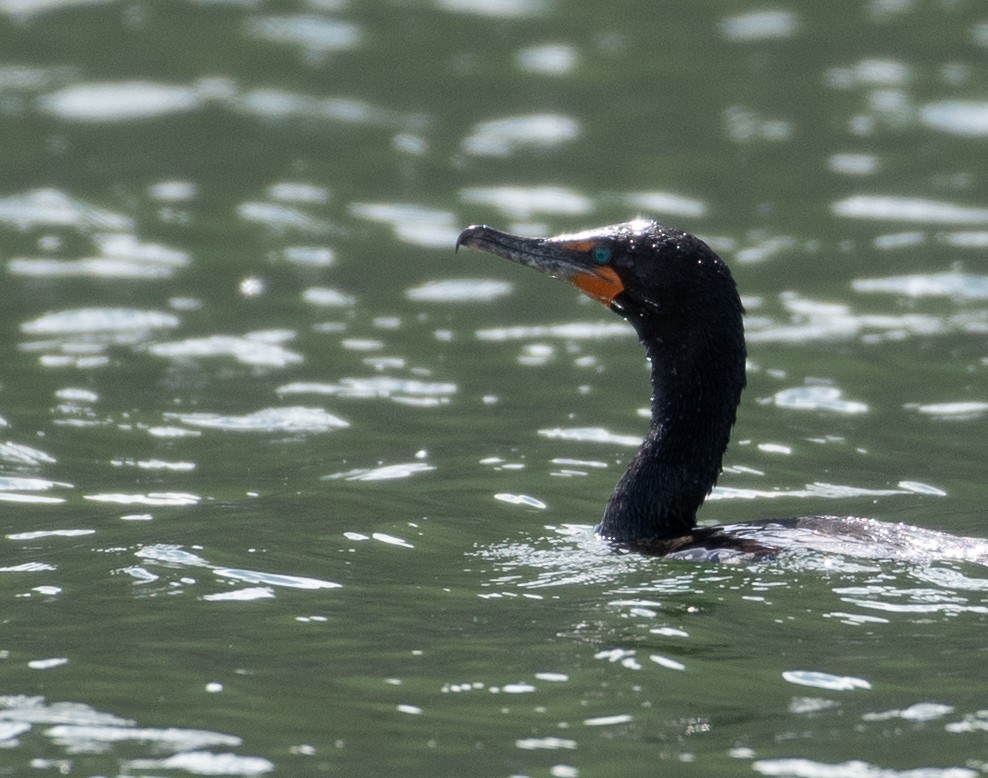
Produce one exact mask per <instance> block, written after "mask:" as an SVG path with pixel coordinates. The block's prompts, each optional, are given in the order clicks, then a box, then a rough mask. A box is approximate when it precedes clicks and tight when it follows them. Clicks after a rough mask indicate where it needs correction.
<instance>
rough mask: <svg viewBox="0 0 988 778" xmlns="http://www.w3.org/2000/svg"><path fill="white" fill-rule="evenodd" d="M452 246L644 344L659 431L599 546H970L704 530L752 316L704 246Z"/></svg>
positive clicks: (619, 493) (749, 551)
mask: <svg viewBox="0 0 988 778" xmlns="http://www.w3.org/2000/svg"><path fill="white" fill-rule="evenodd" d="M456 245H457V247H459V246H468V247H470V248H475V249H479V250H481V251H486V252H489V253H491V254H496V255H497V256H500V257H505V258H507V259H510V260H512V261H513V262H518V263H520V264H522V265H527V266H529V267H533V268H535V269H536V270H540V271H542V272H543V273H547V274H549V275H551V276H554V277H556V278H561V279H563V280H565V281H569V282H570V283H571V284H573V285H575V286H576V287H578V288H579V289H580V290H581V291H583V292H584V293H585V294H587V295H589V296H590V297H592V298H593V299H595V300H597V301H598V302H600V303H603V304H604V305H606V306H607V307H609V308H610V309H611V310H612V311H614V312H615V313H617V314H618V315H620V316H622V317H624V318H625V319H626V320H627V321H628V322H629V323H630V324H631V325H632V326H633V327H634V328H635V331H636V332H637V333H638V337H639V338H640V339H641V341H642V343H643V344H644V346H645V351H646V352H647V355H648V359H649V361H650V362H651V372H652V408H651V423H650V425H649V429H648V434H647V436H646V437H645V440H644V442H643V443H642V445H641V447H640V448H639V449H638V453H637V454H635V457H634V459H633V460H632V461H631V464H630V465H629V467H628V470H627V472H625V474H624V475H623V476H622V478H621V480H620V481H619V482H618V484H617V487H616V488H615V490H614V493H613V494H612V495H611V498H610V500H609V501H608V503H607V507H606V508H605V509H604V514H603V517H602V518H601V521H600V524H599V525H598V526H597V528H596V533H597V534H598V536H600V537H601V538H603V539H606V540H610V541H613V542H615V543H617V544H619V545H621V546H625V547H629V548H633V549H636V550H641V551H646V552H651V553H659V554H666V553H672V552H676V553H677V555H679V554H680V553H682V552H687V555H691V556H694V557H698V558H715V559H716V558H718V557H719V556H720V551H721V550H726V551H729V552H735V551H736V552H739V553H741V554H744V555H745V556H752V555H754V556H762V555H766V554H772V553H774V552H775V551H777V550H779V549H780V548H781V547H786V546H788V545H792V544H794V543H796V544H798V543H800V542H802V541H805V539H806V537H807V535H813V536H817V537H820V536H825V537H831V538H833V537H835V536H837V537H841V538H845V539H848V540H849V541H879V542H880V543H882V544H885V545H886V546H888V548H887V551H888V554H889V555H890V556H913V552H914V551H916V549H917V548H918V547H922V548H921V549H920V551H923V550H925V551H927V552H933V554H934V555H936V551H937V549H946V547H947V546H949V545H951V542H952V541H954V540H956V541H962V540H967V539H960V538H954V537H953V536H949V535H945V534H944V533H938V532H932V531H930V530H921V529H917V528H905V530H906V531H905V532H902V533H898V534H897V533H896V531H895V530H896V529H897V528H900V527H902V525H893V524H886V523H884V522H876V521H872V520H870V519H859V518H854V517H828V516H814V517H805V518H793V519H781V520H772V521H768V522H753V523H750V524H738V525H727V526H721V527H697V525H696V512H697V509H699V507H700V506H701V505H702V504H703V501H704V499H705V498H706V496H707V495H708V494H709V493H710V491H711V489H713V487H714V484H715V483H716V481H717V477H718V475H719V474H720V470H721V460H722V459H723V456H724V451H725V450H726V448H727V443H728V439H729V437H730V432H731V427H732V426H733V424H734V421H735V416H736V411H737V406H738V403H739V402H740V399H741V392H742V390H743V389H744V386H745V358H746V352H745V342H744V325H743V323H742V318H741V317H742V314H743V312H744V311H743V308H742V306H741V300H740V298H739V297H738V292H737V287H736V286H735V283H734V278H733V277H732V276H731V272H730V270H728V268H727V265H726V264H725V263H724V261H723V260H722V259H721V258H720V257H718V256H717V254H715V253H714V251H713V250H712V249H711V248H710V247H709V246H708V245H707V244H706V243H704V242H703V241H702V240H700V239H698V238H696V237H694V236H692V235H689V234H688V233H685V232H679V231H677V230H672V229H668V228H666V227H663V226H660V225H658V224H656V223H655V222H653V221H647V220H636V221H631V222H627V223H624V224H616V225H613V226H610V227H602V228H600V229H595V230H588V231H586V232H578V233H572V234H564V235H559V236H557V237H554V238H523V237H519V236H516V235H510V234H508V233H505V232H500V231H499V230H495V229H492V228H491V227H487V226H472V227H467V229H465V230H464V231H463V232H461V233H460V235H459V237H458V238H457V239H456ZM797 538H798V539H797ZM972 542H977V541H972ZM809 545H813V544H812V543H810V544H809ZM934 546H935V547H936V548H934ZM892 547H897V548H892ZM958 549H959V551H958V553H957V554H950V556H955V555H960V556H962V557H967V558H971V556H970V554H969V553H968V552H969V551H972V552H973V551H976V552H977V553H975V554H974V557H975V558H977V560H978V561H981V555H985V554H986V551H985V547H984V546H983V545H982V546H981V547H980V548H979V549H975V550H972V549H970V548H968V547H965V546H964V545H963V544H962V545H961V546H959V547H958ZM690 552H695V553H690ZM865 555H867V556H885V554H883V553H881V552H880V551H879V552H877V553H875V552H873V551H868V552H866V553H865ZM985 558H986V559H988V556H986V557H985Z"/></svg>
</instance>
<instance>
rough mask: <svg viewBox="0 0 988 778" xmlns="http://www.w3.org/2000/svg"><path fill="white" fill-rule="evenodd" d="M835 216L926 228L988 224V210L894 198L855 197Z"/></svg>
mask: <svg viewBox="0 0 988 778" xmlns="http://www.w3.org/2000/svg"><path fill="white" fill-rule="evenodd" d="M830 209H831V211H832V212H833V213H834V215H835V216H844V217H846V218H849V219H872V220H877V221H900V222H901V221H905V222H920V223H926V224H988V208H976V207H974V206H969V205H959V204H957V203H949V202H944V201H942V200H926V199H922V198H918V197H915V198H914V197H893V196H891V195H854V196H852V197H848V198H846V199H844V200H838V201H837V202H835V203H833V205H831V207H830Z"/></svg>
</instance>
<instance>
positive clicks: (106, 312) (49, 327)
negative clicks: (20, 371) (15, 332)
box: [21, 308, 179, 335]
mask: <svg viewBox="0 0 988 778" xmlns="http://www.w3.org/2000/svg"><path fill="white" fill-rule="evenodd" d="M178 325H179V319H178V317H177V316H175V315H174V314H171V313H165V312H164V311H148V310H141V309H137V308H75V309H71V310H66V311H56V312H54V313H46V314H44V315H43V316H39V317H38V318H37V319H33V320H31V321H27V322H24V323H23V324H21V331H22V332H24V333H26V334H28V335H78V334H88V333H106V332H134V331H137V332H145V331H150V330H160V329H172V328H174V327H177V326H178Z"/></svg>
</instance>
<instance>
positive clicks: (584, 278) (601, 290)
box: [569, 267, 624, 305]
mask: <svg viewBox="0 0 988 778" xmlns="http://www.w3.org/2000/svg"><path fill="white" fill-rule="evenodd" d="M569 281H570V283H571V284H573V285H574V286H575V287H576V288H577V289H579V290H580V291H581V292H583V293H584V294H585V295H587V296H588V297H592V298H593V299H594V300H596V301H597V302H599V303H602V304H603V305H610V304H611V301H612V300H614V298H615V297H617V296H618V295H619V294H621V292H623V291H624V284H622V283H621V279H620V278H619V277H618V274H617V273H615V272H614V271H613V270H612V269H611V268H609V267H602V268H600V269H599V270H597V271H596V272H595V273H577V274H576V275H575V276H573V277H572V278H570V279H569Z"/></svg>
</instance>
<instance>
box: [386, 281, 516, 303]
mask: <svg viewBox="0 0 988 778" xmlns="http://www.w3.org/2000/svg"><path fill="white" fill-rule="evenodd" d="M512 291H514V286H513V285H512V284H510V283H508V282H507V281H496V280H491V279H486V278H447V279H445V280H443V281H428V282H426V283H424V284H421V285H420V286H416V287H413V288H411V289H409V290H407V291H406V292H405V297H407V298H408V299H409V300H416V301H418V302H430V303H476V302H485V303H486V302H493V301H494V300H497V299H498V298H500V297H506V296H508V295H509V294H511V293H512Z"/></svg>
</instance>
